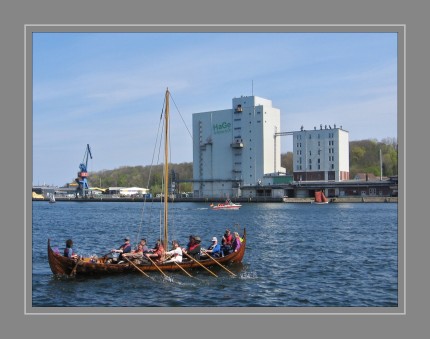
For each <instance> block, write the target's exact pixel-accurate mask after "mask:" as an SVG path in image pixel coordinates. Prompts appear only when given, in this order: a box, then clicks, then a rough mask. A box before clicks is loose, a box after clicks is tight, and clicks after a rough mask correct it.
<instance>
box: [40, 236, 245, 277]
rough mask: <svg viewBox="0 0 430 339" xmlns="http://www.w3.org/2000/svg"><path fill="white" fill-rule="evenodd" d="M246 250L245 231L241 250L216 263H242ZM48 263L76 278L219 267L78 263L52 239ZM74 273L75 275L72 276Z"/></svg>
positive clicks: (190, 263)
mask: <svg viewBox="0 0 430 339" xmlns="http://www.w3.org/2000/svg"><path fill="white" fill-rule="evenodd" d="M245 248H246V231H245V230H244V235H243V242H242V243H241V246H240V249H239V251H237V252H233V253H230V254H229V255H227V256H225V257H222V258H216V261H217V262H218V263H219V264H222V265H228V264H231V263H241V262H242V259H243V256H244V254H245ZM48 261H49V266H50V268H51V271H52V273H54V274H56V275H75V276H91V275H93V276H101V275H115V274H126V273H139V270H140V271H143V272H151V271H158V270H159V269H161V270H162V271H182V269H185V270H187V269H195V268H198V269H202V266H201V265H203V266H204V267H210V266H216V265H218V264H217V263H216V262H214V260H212V259H210V258H209V259H205V260H199V261H198V263H197V262H195V261H192V260H189V261H188V260H187V261H184V262H182V263H179V265H180V267H179V266H178V265H176V264H175V263H166V264H157V266H155V265H153V264H144V265H143V264H134V265H133V264H131V263H129V262H126V263H124V264H112V263H106V262H105V259H104V258H100V259H98V260H97V262H91V258H82V259H80V260H79V262H77V261H76V260H73V259H69V258H67V257H64V256H62V255H61V254H60V253H55V252H54V251H53V249H52V248H51V245H50V239H48ZM72 273H73V274H72Z"/></svg>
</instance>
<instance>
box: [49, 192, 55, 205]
mask: <svg viewBox="0 0 430 339" xmlns="http://www.w3.org/2000/svg"><path fill="white" fill-rule="evenodd" d="M49 203H50V204H53V203H55V196H54V195H53V194H52V195H51V197H50V198H49Z"/></svg>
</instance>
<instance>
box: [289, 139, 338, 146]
mask: <svg viewBox="0 0 430 339" xmlns="http://www.w3.org/2000/svg"><path fill="white" fill-rule="evenodd" d="M328 145H329V146H334V140H333V141H329V142H328ZM296 146H297V148H300V147H302V143H301V142H298V143H297V144H296ZM320 146H321V141H318V147H320Z"/></svg>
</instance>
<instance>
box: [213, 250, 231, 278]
mask: <svg viewBox="0 0 430 339" xmlns="http://www.w3.org/2000/svg"><path fill="white" fill-rule="evenodd" d="M206 255H207V256H208V257H209V258H211V259H212V260H213V261H215V262H216V263H217V264H218V265H220V266H221V267H222V268H223V269H225V270H226V271H227V272H228V273H230V274H231V275H232V276H234V277H235V276H236V274H234V273H233V272H232V271H230V270H229V269H228V268H227V267H225V266H223V265H222V264H221V263H220V262H218V261H217V260H216V259H215V258H214V257H212V256H210V255H209V254H208V253H207V252H206Z"/></svg>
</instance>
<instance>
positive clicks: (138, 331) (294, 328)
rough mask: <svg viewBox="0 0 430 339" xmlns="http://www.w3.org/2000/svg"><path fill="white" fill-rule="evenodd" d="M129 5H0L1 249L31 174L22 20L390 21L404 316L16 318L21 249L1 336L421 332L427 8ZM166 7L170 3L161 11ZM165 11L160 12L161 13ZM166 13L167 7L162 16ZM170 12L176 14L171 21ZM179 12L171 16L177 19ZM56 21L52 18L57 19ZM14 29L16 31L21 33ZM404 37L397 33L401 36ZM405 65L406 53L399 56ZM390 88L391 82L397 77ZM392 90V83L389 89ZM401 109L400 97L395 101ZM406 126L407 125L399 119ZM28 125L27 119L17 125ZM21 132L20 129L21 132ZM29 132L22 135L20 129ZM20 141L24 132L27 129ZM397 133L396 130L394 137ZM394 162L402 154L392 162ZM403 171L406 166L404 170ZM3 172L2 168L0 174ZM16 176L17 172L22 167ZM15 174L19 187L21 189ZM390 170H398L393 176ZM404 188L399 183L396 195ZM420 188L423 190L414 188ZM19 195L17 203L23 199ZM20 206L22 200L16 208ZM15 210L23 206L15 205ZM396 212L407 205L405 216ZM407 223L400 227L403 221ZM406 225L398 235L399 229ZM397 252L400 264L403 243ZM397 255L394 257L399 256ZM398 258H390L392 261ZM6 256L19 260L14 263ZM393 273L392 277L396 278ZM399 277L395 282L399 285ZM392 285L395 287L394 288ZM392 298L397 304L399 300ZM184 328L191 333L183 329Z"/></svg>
mask: <svg viewBox="0 0 430 339" xmlns="http://www.w3.org/2000/svg"><path fill="white" fill-rule="evenodd" d="M168 2H169V1H167V3H166V2H159V3H157V4H143V3H136V4H135V3H134V2H133V1H128V0H125V1H123V2H120V3H116V2H115V1H111V0H105V1H101V0H95V1H81V0H77V1H75V2H73V3H65V4H57V6H52V4H51V2H50V1H46V0H38V1H28V0H23V1H19V2H14V3H11V4H9V3H8V4H6V5H5V4H4V5H2V11H1V12H0V19H1V20H0V27H1V29H0V36H1V41H2V45H3V46H4V47H6V48H4V49H3V51H2V59H1V61H0V66H1V70H2V77H1V80H0V81H1V84H2V91H0V98H1V100H0V102H1V103H2V115H1V118H0V119H1V122H2V123H1V124H0V131H1V133H0V145H1V146H0V147H1V152H2V153H1V154H2V157H3V158H4V161H3V162H2V173H7V176H4V177H3V180H2V184H3V188H4V190H5V192H8V194H7V195H6V194H5V195H1V196H0V199H1V204H0V206H1V211H2V226H3V227H2V228H1V232H2V236H1V237H0V243H1V246H2V248H7V247H8V246H9V245H10V243H11V242H15V241H16V240H17V239H18V242H20V241H21V240H24V241H25V239H26V238H25V236H24V229H25V227H26V224H27V221H28V213H30V214H31V210H30V212H29V210H28V208H29V207H28V206H29V205H30V204H29V202H31V199H27V198H26V194H28V183H29V182H30V183H31V176H29V173H28V170H26V171H24V168H25V166H28V157H30V158H31V154H30V155H28V154H27V157H26V158H24V154H23V153H24V150H25V149H26V148H27V147H28V145H27V144H24V140H25V138H24V127H25V122H24V113H23V111H24V110H25V107H24V99H25V98H24V95H23V92H24V80H25V79H24V66H23V63H24V49H25V46H24V40H25V29H26V28H25V27H26V25H30V24H36V25H37V24H46V23H70V22H72V23H76V24H88V23H114V24H115V23H117V24H129V25H132V24H134V23H142V22H145V23H148V24H154V25H157V24H159V23H169V22H175V23H181V22H183V23H197V24H199V23H208V22H209V23H211V22H218V23H226V24H227V23H232V22H234V23H242V24H243V23H247V22H272V23H273V22H275V23H281V24H282V23H287V22H288V23H291V24H298V25H301V24H303V23H312V22H314V23H315V22H316V23H321V24H324V23H328V24H331V23H339V24H345V25H346V26H347V25H348V24H350V23H357V22H358V23H359V24H369V25H371V24H374V23H395V24H398V23H399V24H401V25H405V26H404V27H405V33H406V27H407V29H408V37H413V39H412V40H411V39H408V45H407V52H406V51H405V52H404V55H405V57H406V55H407V60H408V62H407V66H408V67H407V74H408V76H407V78H406V79H405V84H406V85H407V86H406V85H405V86H403V90H404V91H405V94H406V88H407V93H408V99H409V100H408V102H407V105H408V110H407V113H406V110H405V116H404V125H403V126H401V121H400V119H399V133H400V132H402V131H403V132H404V138H405V139H406V133H405V131H406V130H407V131H408V134H407V135H408V137H411V136H413V137H412V138H407V145H406V140H405V144H404V145H403V146H402V145H399V149H400V152H401V155H402V154H403V156H402V158H403V161H404V163H403V166H402V169H403V175H402V176H401V177H405V182H406V181H407V183H408V185H406V184H405V182H403V183H401V187H400V190H401V191H400V194H401V195H402V196H403V197H404V206H403V207H402V208H400V205H399V222H400V221H401V220H403V221H404V224H405V235H406V233H407V238H406V239H405V243H406V244H407V252H408V256H407V258H408V259H407V262H408V263H413V264H412V265H409V266H408V269H407V271H406V270H405V272H404V274H405V277H404V282H405V283H406V281H407V285H406V284H405V285H404V290H405V296H406V295H407V298H406V297H405V300H404V311H405V314H376V315H374V314H365V315H356V314H335V315H326V314H315V315H312V314H300V315H291V314H267V315H264V314H258V315H257V314H249V315H235V316H229V315H221V314H220V315H217V316H212V315H209V314H202V315H199V316H195V315H187V314H185V315H181V314H168V315H166V314H165V315H158V314H155V315H138V314H137V315H126V314H124V316H116V315H111V314H105V315H82V314H77V315H73V316H71V315H68V314H66V315H62V314H49V315H45V314H33V315H26V314H25V312H26V308H27V306H28V305H27V304H26V299H25V293H26V288H27V282H26V280H25V275H26V274H27V273H26V271H25V269H24V263H25V261H26V260H27V255H28V254H26V255H25V256H24V254H23V257H21V260H20V258H19V257H20V255H19V254H18V255H17V257H18V260H17V261H15V260H14V261H12V260H5V261H3V263H2V268H4V272H5V274H4V275H2V289H1V291H0V294H1V300H2V303H1V304H2V306H1V317H0V324H1V326H2V333H3V334H6V336H7V337H9V338H18V337H19V338H22V337H24V336H36V337H39V336H43V337H44V338H51V337H52V338H54V337H58V336H62V337H63V338H69V337H70V338H76V337H77V336H85V337H90V336H91V337H92V338H109V337H115V336H118V335H121V334H123V333H124V331H125V332H126V333H127V335H136V336H142V335H144V336H151V335H160V333H162V334H163V336H167V335H175V336H177V335H180V334H184V333H185V334H187V333H189V335H188V336H189V337H196V336H201V335H205V337H207V338H212V337H213V338H215V337H219V335H220V333H221V329H222V330H223V331H225V332H228V333H229V334H230V335H231V336H237V337H249V336H251V337H259V336H265V337H279V336H280V334H282V336H283V337H284V336H287V337H294V338H313V337H318V338H366V337H370V338H372V337H378V338H405V337H421V336H422V333H425V331H426V329H427V328H428V324H427V323H428V320H427V318H428V317H427V314H428V304H427V303H426V298H425V295H427V285H428V282H429V272H428V270H425V267H427V262H426V261H427V260H426V258H427V257H428V247H427V242H428V239H429V230H428V227H426V224H427V222H426V221H425V220H426V217H427V213H426V208H425V205H424V204H425V202H426V201H427V199H426V197H425V196H424V193H425V190H424V189H423V188H424V187H425V184H423V182H420V180H419V178H423V177H424V176H423V174H424V173H423V169H424V168H428V159H427V158H426V157H424V158H423V157H422V156H420V154H419V153H420V152H409V153H408V154H407V155H408V157H407V160H406V148H407V149H408V150H413V149H418V150H420V149H422V143H423V138H424V137H425V135H426V133H427V131H426V128H427V126H428V125H429V124H428V119H429V118H428V115H425V114H422V113H423V111H424V110H425V107H426V101H427V100H425V99H426V96H425V95H422V94H423V93H425V90H424V89H425V88H428V81H429V77H428V67H427V60H428V57H429V51H428V45H426V44H423V42H424V41H426V39H427V32H428V23H427V15H426V13H428V10H429V5H428V4H427V3H422V2H418V1H412V2H409V3H405V2H403V1H388V0H381V1H378V0H377V1H369V0H363V1H361V2H360V3H351V4H345V3H344V2H340V1H309V0H304V1H302V2H300V3H299V4H292V3H282V4H277V3H272V2H271V1H266V2H264V3H257V2H253V1H248V2H245V1H244V0H239V1H229V2H227V1H225V0H220V1H218V2H216V4H215V3H208V4H204V5H203V4H200V3H198V2H195V1H175V2H172V3H171V4H170V3H168ZM169 6H170V7H169ZM166 8H167V9H168V10H167V11H166ZM166 12H167V13H166ZM175 17H176V19H175ZM178 17H179V19H178ZM59 26H61V24H59ZM23 33H24V34H23ZM405 35H406V34H405ZM405 63H406V58H405ZM399 84H400V83H399ZM399 89H400V85H399ZM403 107H406V102H404V106H403ZM406 123H407V125H406ZM27 124H28V122H27ZM27 133H29V131H27ZM30 133H31V131H30ZM27 138H31V134H30V136H28V135H27ZM399 138H400V134H399ZM401 160H402V159H401ZM406 167H407V168H408V172H407V175H406ZM3 171H4V172H3ZM24 172H25V173H24ZM24 174H25V175H26V182H27V186H25V185H24V180H23V177H24ZM399 174H400V173H399ZM406 186H407V187H408V189H407V191H406ZM423 186H424V187H423ZM25 199H27V200H25ZM24 205H25V206H24ZM24 207H26V209H25V210H24ZM406 211H408V213H407V216H406ZM406 226H407V227H406ZM406 230H407V232H406ZM404 250H405V253H403V259H404V262H406V247H405V249H404ZM399 255H400V254H399ZM399 259H400V258H399ZM16 262H18V263H19V262H21V265H20V264H18V265H17V264H16ZM399 279H400V277H399ZM399 283H400V281H399ZM400 289H401V287H400V284H399V290H400ZM399 302H400V300H399ZM190 329H192V331H189V330H190Z"/></svg>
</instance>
